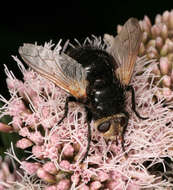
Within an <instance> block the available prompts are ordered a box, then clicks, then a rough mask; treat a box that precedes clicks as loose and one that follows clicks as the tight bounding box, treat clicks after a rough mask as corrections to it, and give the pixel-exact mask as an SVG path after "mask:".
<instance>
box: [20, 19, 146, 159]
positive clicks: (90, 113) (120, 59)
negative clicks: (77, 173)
mask: <svg viewBox="0 0 173 190" xmlns="http://www.w3.org/2000/svg"><path fill="white" fill-rule="evenodd" d="M141 38H142V32H141V29H140V26H139V23H138V21H137V19H134V18H130V19H129V20H128V21H127V22H126V23H125V25H124V26H123V28H122V30H121V32H120V34H119V35H117V36H116V37H113V36H110V35H105V37H104V40H105V42H106V43H107V49H106V50H103V49H99V48H95V47H92V46H80V47H76V48H72V49H71V50H69V51H67V52H66V53H64V52H61V53H59V52H54V51H51V50H50V54H51V55H52V56H51V57H49V56H48V55H45V54H44V48H43V47H42V46H35V45H33V44H24V46H23V47H20V48H19V53H20V55H21V57H22V58H23V60H24V61H25V62H26V63H27V64H28V65H29V66H30V67H31V68H32V69H34V70H35V71H36V72H38V73H39V74H41V75H42V76H44V77H45V78H47V79H49V80H50V81H52V82H54V83H55V84H56V85H57V86H59V87H60V88H62V89H64V90H65V91H66V92H68V93H69V94H70V96H69V97H67V99H66V103H65V111H64V116H63V117H62V119H61V120H60V121H59V122H58V124H60V123H61V122H62V121H63V120H64V118H65V117H66V116H67V113H68V104H69V102H79V103H81V104H82V105H84V107H85V110H86V117H87V118H86V121H87V123H88V146H87V149H86V153H85V155H84V157H83V159H82V161H84V159H85V158H86V157H87V155H88V151H89V148H90V141H91V127H90V122H91V120H93V121H94V126H95V127H96V128H97V130H98V131H99V132H100V133H102V134H103V136H104V138H106V139H110V140H115V139H116V137H117V136H119V135H120V136H121V138H122V148H123V150H124V133H125V131H126V128H127V125H128V120H129V114H128V112H127V111H126V103H125V102H126V91H130V92H131V94H132V110H133V111H134V112H135V114H136V115H137V117H139V118H141V119H146V118H143V117H141V116H140V115H139V113H138V112H137V111H136V107H135V105H136V104H135V92H134V89H133V87H132V86H130V85H129V83H130V80H131V77H132V74H133V69H134V65H135V63H136V58H137V54H138V50H139V47H140V44H141Z"/></svg>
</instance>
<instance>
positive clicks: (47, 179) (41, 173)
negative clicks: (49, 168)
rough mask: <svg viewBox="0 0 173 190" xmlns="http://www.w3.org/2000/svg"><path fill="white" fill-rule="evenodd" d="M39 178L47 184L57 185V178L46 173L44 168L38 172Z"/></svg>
mask: <svg viewBox="0 0 173 190" xmlns="http://www.w3.org/2000/svg"><path fill="white" fill-rule="evenodd" d="M37 176H38V177H39V178H41V179H43V180H44V181H45V182H48V183H55V182H56V179H55V176H53V175H51V174H50V173H48V172H46V171H45V170H44V169H43V168H39V169H38V170H37Z"/></svg>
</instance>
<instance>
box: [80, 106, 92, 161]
mask: <svg viewBox="0 0 173 190" xmlns="http://www.w3.org/2000/svg"><path fill="white" fill-rule="evenodd" d="M85 111H86V121H87V125H88V137H87V138H88V144H87V148H86V152H85V155H84V157H83V158H82V160H81V163H82V162H83V161H84V160H85V159H86V158H87V156H88V152H89V149H90V143H91V125H90V122H91V120H92V113H91V111H90V110H89V109H88V108H87V107H85Z"/></svg>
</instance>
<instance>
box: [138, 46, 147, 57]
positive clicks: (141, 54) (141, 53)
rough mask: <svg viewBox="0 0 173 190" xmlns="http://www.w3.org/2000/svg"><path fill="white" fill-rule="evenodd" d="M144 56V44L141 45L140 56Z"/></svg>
mask: <svg viewBox="0 0 173 190" xmlns="http://www.w3.org/2000/svg"><path fill="white" fill-rule="evenodd" d="M144 54H145V46H144V44H143V43H141V45H140V48H139V53H138V55H139V56H143V55H144Z"/></svg>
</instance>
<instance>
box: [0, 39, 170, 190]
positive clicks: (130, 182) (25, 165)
mask: <svg viewBox="0 0 173 190" xmlns="http://www.w3.org/2000/svg"><path fill="white" fill-rule="evenodd" d="M85 43H87V42H86V41H85ZM88 43H90V44H92V45H94V46H97V47H100V38H94V39H93V40H89V39H88ZM58 46H59V49H60V48H61V47H60V44H59V45H58ZM44 47H45V48H48V49H51V48H52V44H51V43H46V44H45V46H44ZM104 47H105V46H102V47H101V48H104ZM56 48H57V47H56ZM52 51H53V50H52ZM13 58H14V60H15V61H16V62H17V64H18V66H19V68H20V69H21V72H22V74H23V82H22V81H20V80H18V79H16V77H15V76H14V74H13V73H12V72H10V71H9V70H8V69H7V68H5V72H6V74H7V85H8V89H9V92H10V95H11V99H10V100H6V99H5V98H4V97H1V101H3V102H4V103H5V104H4V106H3V107H2V108H1V109H2V110H3V113H2V115H1V117H2V116H4V115H10V116H11V117H12V121H11V122H10V123H9V124H8V125H6V124H2V123H1V124H0V130H1V129H2V130H1V131H4V132H11V131H13V132H16V133H18V134H19V135H20V136H21V139H20V140H19V141H18V142H17V143H16V146H17V147H18V148H20V149H22V150H25V149H27V148H30V150H31V152H30V155H29V157H27V158H25V160H24V158H22V161H20V160H18V158H16V157H15V154H14V152H13V154H12V155H11V156H12V157H13V158H15V159H16V160H17V161H18V162H19V164H20V170H23V173H24V174H25V175H24V177H23V179H22V181H21V182H20V181H17V182H16V183H23V182H24V184H26V181H28V183H29V185H30V187H32V184H33V187H34V189H39V188H37V187H38V186H37V185H38V184H40V186H42V187H44V189H46V190H69V189H78V190H99V189H103V190H113V189H116V190H123V189H126V190H140V189H142V188H145V189H148V190H153V189H159V188H162V189H168V188H171V187H173V184H172V181H171V180H172V178H170V177H168V176H167V173H168V168H167V166H166V164H165V159H166V158H167V159H168V158H169V159H170V160H172V156H173V141H172V139H173V124H172V118H173V112H172V109H171V105H170V104H168V105H166V106H165V104H164V101H163V99H159V100H158V101H157V102H156V101H155V99H154V96H155V92H156V91H157V90H158V86H157V85H155V84H154V82H153V81H154V79H155V75H154V74H153V65H154V64H153V65H152V64H150V62H151V61H148V59H146V58H145V57H143V58H142V59H138V61H137V63H136V67H135V71H134V77H133V79H132V81H131V84H132V85H133V86H134V88H135V92H136V103H137V105H138V106H137V109H138V111H139V112H140V114H141V115H143V116H148V117H149V119H147V120H140V119H139V118H137V117H136V115H135V114H134V113H133V112H132V111H131V97H130V94H129V95H128V94H127V110H128V111H129V113H130V120H129V124H128V128H127V132H126V134H125V150H126V151H125V152H123V151H122V148H121V142H120V141H119V143H118V144H117V142H116V140H115V141H106V140H105V139H104V138H103V136H102V135H101V134H99V132H98V131H96V130H95V129H94V127H93V124H92V123H91V128H92V140H91V147H90V150H89V154H88V157H87V158H86V160H85V161H84V162H83V163H81V160H82V158H83V156H84V154H85V151H86V147H87V143H88V142H87V131H88V130H87V123H86V118H85V116H86V114H85V112H84V109H83V108H82V106H81V105H79V104H75V103H70V106H69V113H68V116H67V118H65V119H64V121H63V122H62V123H61V124H60V125H57V123H58V121H59V120H60V119H61V118H62V116H63V113H64V104H65V99H66V97H67V96H68V95H67V94H66V93H65V92H64V91H63V90H62V89H60V88H58V87H57V86H55V85H54V84H53V83H51V82H50V81H48V80H46V79H45V78H43V77H41V76H40V75H38V74H37V73H35V72H33V71H32V70H30V69H25V67H24V66H23V64H22V63H21V61H20V60H19V59H18V58H17V57H13ZM148 65H151V67H150V66H148ZM4 110H5V111H4ZM126 153H127V155H128V156H127V155H126ZM156 164H160V166H162V168H163V171H155V170H154V169H151V168H153V166H155V165H156ZM170 168H171V166H169V169H170ZM32 176H35V177H36V178H37V180H36V181H37V183H36V182H35V181H33V180H32ZM34 179H35V178H34ZM36 184H37V185H36ZM29 185H28V186H27V185H26V187H29ZM18 187H19V184H18ZM21 187H22V188H23V186H22V185H21ZM18 189H20V188H18Z"/></svg>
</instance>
